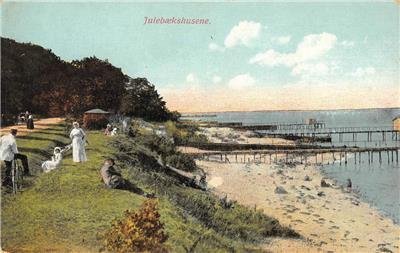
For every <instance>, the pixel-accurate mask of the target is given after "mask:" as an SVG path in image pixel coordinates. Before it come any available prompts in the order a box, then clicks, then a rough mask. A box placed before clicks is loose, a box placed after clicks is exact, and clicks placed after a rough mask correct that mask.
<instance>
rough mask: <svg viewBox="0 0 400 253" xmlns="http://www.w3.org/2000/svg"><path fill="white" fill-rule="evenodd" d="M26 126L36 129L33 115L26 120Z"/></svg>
mask: <svg viewBox="0 0 400 253" xmlns="http://www.w3.org/2000/svg"><path fill="white" fill-rule="evenodd" d="M26 128H28V129H34V128H35V126H34V125H33V116H32V115H29V116H28V120H27V121H26Z"/></svg>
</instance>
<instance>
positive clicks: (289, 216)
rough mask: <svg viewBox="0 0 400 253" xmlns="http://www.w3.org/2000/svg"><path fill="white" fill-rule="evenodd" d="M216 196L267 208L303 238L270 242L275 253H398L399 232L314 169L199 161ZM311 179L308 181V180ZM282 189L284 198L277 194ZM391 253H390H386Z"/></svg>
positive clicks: (268, 247) (375, 212)
mask: <svg viewBox="0 0 400 253" xmlns="http://www.w3.org/2000/svg"><path fill="white" fill-rule="evenodd" d="M197 164H198V165H199V166H200V167H201V168H202V169H204V170H205V172H206V173H207V178H208V184H209V187H210V188H211V189H212V191H214V192H215V193H216V194H217V195H220V196H225V195H227V197H228V198H229V199H232V200H236V201H238V202H239V203H241V204H244V205H247V206H250V207H252V208H257V209H263V210H264V212H265V213H266V214H267V215H270V216H272V217H275V218H277V219H278V220H279V221H280V222H281V223H282V224H284V225H286V226H289V227H291V228H293V229H295V230H296V231H298V232H299V233H300V234H301V235H302V236H304V238H305V240H304V241H298V240H281V239H277V240H272V241H271V243H269V244H266V246H265V247H266V248H267V249H272V250H273V251H274V252H287V251H288V250H290V252H318V251H324V252H326V251H332V252H376V251H378V252H385V250H390V251H392V252H399V236H400V227H399V225H396V224H394V223H393V222H392V220H390V219H389V218H386V217H384V216H382V215H381V214H380V213H379V212H378V210H376V209H375V208H373V207H371V206H370V205H368V204H367V203H363V202H361V201H360V200H359V199H358V198H357V196H356V195H355V194H353V193H351V192H347V190H346V189H343V187H340V186H338V185H335V183H334V182H333V181H331V180H326V181H327V182H328V183H329V184H331V185H332V186H331V187H321V186H320V182H321V179H322V178H323V175H322V174H321V173H320V171H319V170H318V168H317V167H316V166H306V165H301V164H299V165H296V166H294V167H291V168H289V167H287V166H283V165H277V164H265V163H259V164H256V163H248V164H240V163H236V164H234V163H219V162H213V161H197ZM306 176H307V177H308V178H309V181H308V180H307V179H306V180H305V178H306ZM277 187H282V188H283V189H284V191H286V193H276V192H275V191H276V188H277ZM386 252H389V251H386Z"/></svg>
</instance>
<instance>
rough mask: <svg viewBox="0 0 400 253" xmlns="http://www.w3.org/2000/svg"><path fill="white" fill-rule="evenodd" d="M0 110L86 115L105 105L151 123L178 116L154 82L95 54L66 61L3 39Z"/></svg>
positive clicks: (43, 49)
mask: <svg viewBox="0 0 400 253" xmlns="http://www.w3.org/2000/svg"><path fill="white" fill-rule="evenodd" d="M1 55H2V57H1V112H2V116H3V115H17V114H18V113H20V112H24V111H26V110H28V111H30V112H33V113H35V114H40V115H43V116H49V117H54V116H65V115H72V116H74V117H79V116H82V114H83V112H85V111H87V110H90V109H93V108H101V109H103V110H107V111H109V112H113V113H119V114H124V115H127V116H133V117H141V118H143V119H145V120H151V121H165V120H176V119H177V118H178V117H179V116H180V115H179V113H178V112H171V111H169V110H168V108H167V107H166V103H165V101H163V98H162V97H161V96H160V94H159V93H158V92H157V90H156V88H155V86H154V85H153V84H151V83H150V82H149V81H148V80H147V79H146V78H131V77H129V76H128V75H126V74H124V73H123V72H122V71H121V69H120V68H117V67H115V66H113V65H112V64H111V63H109V62H108V60H101V59H98V58H96V57H95V56H92V57H86V58H83V59H81V60H74V61H72V62H67V61H63V60H62V59H60V57H58V56H57V55H55V54H54V53H53V52H52V51H51V50H50V49H45V48H43V47H41V46H38V45H34V44H31V43H19V42H16V41H14V40H12V39H7V38H1Z"/></svg>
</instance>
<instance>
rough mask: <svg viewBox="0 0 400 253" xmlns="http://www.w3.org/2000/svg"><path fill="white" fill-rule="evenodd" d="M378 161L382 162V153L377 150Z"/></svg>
mask: <svg viewBox="0 0 400 253" xmlns="http://www.w3.org/2000/svg"><path fill="white" fill-rule="evenodd" d="M379 163H380V164H381V163H382V154H381V151H379Z"/></svg>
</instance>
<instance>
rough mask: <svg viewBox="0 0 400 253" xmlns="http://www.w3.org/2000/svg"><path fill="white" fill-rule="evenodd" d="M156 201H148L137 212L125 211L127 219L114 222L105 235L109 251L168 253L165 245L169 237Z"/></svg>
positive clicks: (121, 252)
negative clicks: (165, 231) (161, 220)
mask: <svg viewBox="0 0 400 253" xmlns="http://www.w3.org/2000/svg"><path fill="white" fill-rule="evenodd" d="M163 229H164V224H163V223H161V222H160V214H159V213H158V210H157V202H156V201H155V200H146V201H145V202H144V203H143V205H142V206H141V208H140V209H139V210H138V211H137V212H133V211H129V210H127V211H125V217H124V218H123V219H122V220H120V221H114V222H113V224H112V227H111V229H110V230H109V231H107V232H106V234H105V244H106V247H107V249H108V250H110V251H111V252H118V253H130V252H143V251H150V252H167V250H166V248H165V246H164V245H163V243H164V242H165V241H166V240H167V238H168V236H167V235H166V234H165V233H164V231H163Z"/></svg>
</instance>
